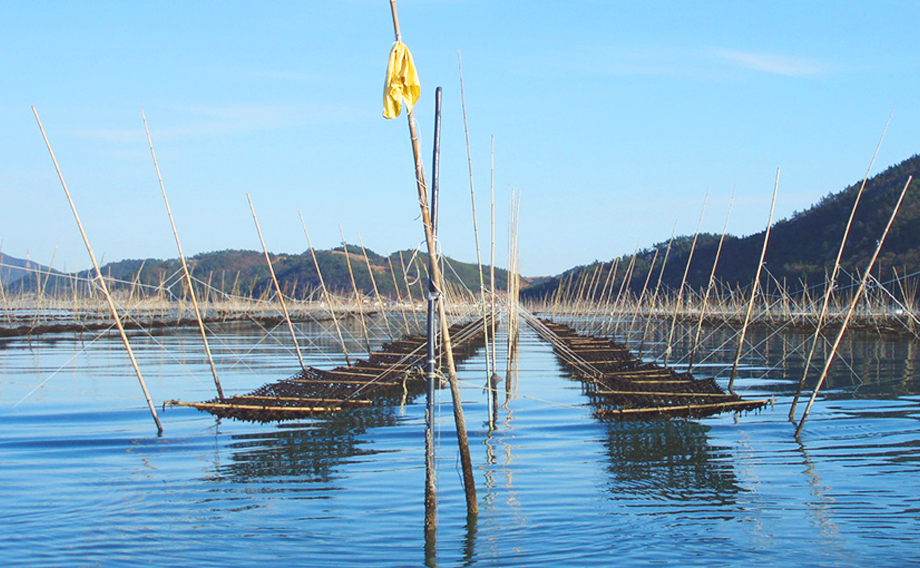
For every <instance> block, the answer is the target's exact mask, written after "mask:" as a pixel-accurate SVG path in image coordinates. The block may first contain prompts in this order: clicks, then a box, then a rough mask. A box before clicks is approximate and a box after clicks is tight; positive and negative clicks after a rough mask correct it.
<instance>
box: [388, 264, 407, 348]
mask: <svg viewBox="0 0 920 568" xmlns="http://www.w3.org/2000/svg"><path fill="white" fill-rule="evenodd" d="M386 255H387V264H388V265H389V266H390V277H391V278H392V279H393V289H394V290H396V300H397V302H398V303H399V304H402V302H401V301H400V298H401V296H402V293H401V292H400V291H399V284H398V283H397V282H396V272H395V270H394V269H393V258H392V257H391V256H390V253H389V251H387V252H386ZM399 308H400V310H399V313H400V315H401V316H402V319H403V325H405V327H406V335H409V334H410V333H412V332H411V331H410V329H409V320H408V319H407V318H406V310H405V309H402V306H401V305H400V306H399Z"/></svg>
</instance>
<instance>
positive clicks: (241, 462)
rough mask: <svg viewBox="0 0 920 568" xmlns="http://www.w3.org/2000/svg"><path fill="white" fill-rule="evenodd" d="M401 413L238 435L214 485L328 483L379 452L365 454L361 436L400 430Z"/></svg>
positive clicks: (364, 413)
mask: <svg viewBox="0 0 920 568" xmlns="http://www.w3.org/2000/svg"><path fill="white" fill-rule="evenodd" d="M397 412H398V410H397V408H396V406H395V405H391V404H378V405H375V406H371V407H364V408H354V409H344V410H341V411H339V412H335V413H332V414H331V415H330V416H329V417H328V418H325V419H323V420H317V421H315V422H312V423H309V424H305V423H301V422H296V423H290V424H287V423H282V424H279V425H278V427H277V428H276V429H274V430H268V431H265V432H258V433H247V434H234V435H232V436H231V440H232V441H231V442H230V443H229V448H230V449H231V450H232V452H231V453H230V456H229V460H230V461H229V462H228V463H223V464H217V468H216V471H215V473H214V475H213V476H212V477H211V480H213V481H232V482H237V483H246V482H250V481H257V480H266V479H267V480H272V479H281V478H297V479H298V480H300V481H321V482H329V481H331V480H332V479H333V478H334V471H335V469H336V468H337V467H338V466H339V465H340V464H341V463H342V462H343V461H344V460H346V459H348V458H351V457H354V456H358V455H372V454H373V453H374V452H370V451H366V450H362V449H361V445H362V443H363V442H362V441H361V440H360V439H359V438H360V436H362V435H363V434H364V433H365V432H367V431H368V430H369V429H371V428H380V427H384V426H393V425H395V424H396V423H397V422H398V421H399V417H398V416H397Z"/></svg>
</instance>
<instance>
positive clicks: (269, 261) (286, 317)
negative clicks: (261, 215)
mask: <svg viewBox="0 0 920 568" xmlns="http://www.w3.org/2000/svg"><path fill="white" fill-rule="evenodd" d="M246 199H247V200H249V210H250V211H252V220H253V222H254V223H255V224H256V233H258V234H259V243H260V244H261V245H262V252H263V253H265V263H266V264H267V265H268V273H269V274H270V275H271V277H272V283H273V284H274V285H275V292H277V293H278V301H279V302H280V303H281V311H282V312H284V321H286V322H287V326H288V331H290V332H291V340H292V341H293V342H294V351H296V352H297V360H298V361H300V368H301V369H303V370H304V371H306V370H307V366H306V365H305V364H304V362H303V355H301V353H300V345H299V344H298V343H297V334H296V333H295V332H294V324H293V323H291V315H290V314H289V313H288V309H287V304H285V303H284V294H282V293H281V286H280V285H279V284H278V278H277V277H276V276H275V269H274V267H273V266H272V259H271V257H269V256H268V249H267V248H266V247H265V240H264V239H263V238H262V229H260V228H259V220H258V219H257V218H256V209H255V207H253V205H252V197H250V196H249V194H248V193H247V194H246Z"/></svg>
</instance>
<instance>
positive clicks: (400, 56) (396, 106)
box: [383, 41, 422, 118]
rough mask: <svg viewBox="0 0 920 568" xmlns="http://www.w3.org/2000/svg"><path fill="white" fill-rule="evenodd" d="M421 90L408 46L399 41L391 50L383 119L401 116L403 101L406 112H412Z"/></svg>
mask: <svg viewBox="0 0 920 568" xmlns="http://www.w3.org/2000/svg"><path fill="white" fill-rule="evenodd" d="M421 90H422V86H421V83H419V80H418V72H417V71H416V70H415V63H414V62H413V61H412V54H411V53H409V48H408V47H406V44H404V43H403V42H401V41H397V42H396V44H395V45H393V49H392V50H390V61H389V63H387V80H386V83H385V84H384V87H383V118H396V117H397V116H399V113H400V111H401V110H402V102H403V101H405V103H406V110H412V107H413V106H414V105H415V101H417V100H418V96H419V93H420V92H421Z"/></svg>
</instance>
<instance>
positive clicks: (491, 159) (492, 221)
mask: <svg viewBox="0 0 920 568" xmlns="http://www.w3.org/2000/svg"><path fill="white" fill-rule="evenodd" d="M489 171H490V173H489V196H490V197H489V202H490V205H489V210H490V213H491V219H490V222H489V224H490V225H491V228H490V238H489V240H490V241H491V246H490V248H489V250H490V252H489V288H490V289H491V294H490V295H489V313H490V314H491V316H492V318H491V327H492V363H493V367H494V366H495V362H496V361H498V342H497V341H496V340H495V320H496V318H495V135H494V134H493V135H492V138H491V149H490V153H489ZM505 286H506V287H507V281H506V284H505ZM492 372H493V374H495V375H497V374H498V373H497V372H496V370H495V369H493V370H492ZM495 378H496V377H493V382H495V381H494V379H495ZM510 384H511V383H510V382H508V381H506V382H505V390H506V391H508V390H509V389H510ZM506 400H507V399H506Z"/></svg>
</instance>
